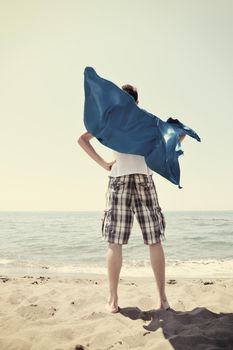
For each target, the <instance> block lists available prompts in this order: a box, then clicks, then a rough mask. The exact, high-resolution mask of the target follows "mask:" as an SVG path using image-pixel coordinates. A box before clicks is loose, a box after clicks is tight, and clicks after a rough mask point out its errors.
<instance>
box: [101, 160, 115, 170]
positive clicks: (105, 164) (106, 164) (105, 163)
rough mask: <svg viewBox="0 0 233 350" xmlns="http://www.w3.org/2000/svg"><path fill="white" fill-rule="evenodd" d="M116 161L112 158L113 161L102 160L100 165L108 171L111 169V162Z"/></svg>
mask: <svg viewBox="0 0 233 350" xmlns="http://www.w3.org/2000/svg"><path fill="white" fill-rule="evenodd" d="M114 163H116V161H115V160H114V161H113V162H105V161H104V162H103V164H102V167H103V168H104V169H106V170H108V171H110V170H111V169H112V166H113V164H114Z"/></svg>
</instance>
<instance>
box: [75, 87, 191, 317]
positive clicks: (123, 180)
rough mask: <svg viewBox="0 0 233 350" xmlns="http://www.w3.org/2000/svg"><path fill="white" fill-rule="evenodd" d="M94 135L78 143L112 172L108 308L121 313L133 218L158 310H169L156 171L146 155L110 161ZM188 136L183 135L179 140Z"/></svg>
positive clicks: (105, 232) (107, 216)
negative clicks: (101, 152)
mask: <svg viewBox="0 0 233 350" xmlns="http://www.w3.org/2000/svg"><path fill="white" fill-rule="evenodd" d="M122 89H123V90H124V91H125V92H127V93H128V94H130V95H131V96H132V98H133V99H134V101H135V103H136V104H138V103H139V100H138V90H137V88H136V87H134V86H132V85H130V84H125V85H123V86H122ZM93 137H94V136H93V135H92V134H91V133H90V132H88V131H87V132H85V133H84V134H82V135H81V136H80V137H79V139H78V144H79V145H80V146H81V147H82V148H83V149H84V151H85V152H86V153H87V154H88V155H89V156H90V157H91V158H92V159H93V160H94V161H95V162H97V163H98V164H99V165H100V166H101V167H103V168H104V169H106V170H107V171H109V172H110V175H109V182H108V189H107V192H106V209H105V211H104V217H103V219H102V220H103V222H102V236H103V239H104V240H106V241H107V242H108V247H107V253H106V262H107V271H108V282H109V297H108V299H107V303H106V307H107V309H108V310H109V311H110V312H112V313H116V312H119V310H120V309H119V306H118V283H119V277H120V270H121V267H122V245H123V244H128V240H129V237H130V233H131V229H132V224H133V217H134V214H135V215H136V219H137V221H138V223H139V225H140V228H141V231H142V235H143V240H144V244H146V245H148V246H149V254H150V262H151V267H152V270H153V274H154V277H155V281H156V285H157V290H158V296H159V298H158V301H157V306H156V308H157V309H166V310H167V309H169V308H170V305H169V302H168V300H167V296H166V293H165V256H164V251H163V247H162V242H161V241H162V240H165V227H166V223H165V217H164V215H163V212H162V210H161V207H160V205H159V202H158V195H157V191H156V186H155V183H154V181H153V178H152V176H153V171H152V170H151V169H150V168H149V167H148V166H147V164H146V162H145V159H144V157H143V156H140V155H135V154H125V153H120V152H116V151H113V155H114V158H115V159H114V160H113V161H110V162H107V161H106V160H104V159H103V158H102V157H101V156H100V155H99V154H98V153H97V152H96V151H95V149H94V148H93V147H92V145H91V143H90V140H91V139H92V138H93ZM184 137H185V135H182V136H180V141H182V140H183V138H184Z"/></svg>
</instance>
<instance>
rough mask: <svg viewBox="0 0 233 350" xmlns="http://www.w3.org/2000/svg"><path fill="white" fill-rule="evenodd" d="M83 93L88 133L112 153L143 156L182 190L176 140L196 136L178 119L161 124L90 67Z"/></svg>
mask: <svg viewBox="0 0 233 350" xmlns="http://www.w3.org/2000/svg"><path fill="white" fill-rule="evenodd" d="M84 90H85V103H84V124H85V127H86V129H87V131H89V132H90V133H91V134H92V135H93V136H95V137H96V138H97V139H98V140H99V141H100V142H101V143H102V144H103V145H105V146H107V147H109V148H111V149H113V150H115V151H118V152H122V153H128V154H138V155H142V156H144V157H145V161H146V163H147V165H148V166H149V168H150V169H152V170H153V171H155V172H156V173H158V174H160V175H161V176H163V177H165V178H166V179H167V180H169V181H171V182H172V183H173V184H176V185H178V186H179V188H182V187H181V186H180V166H179V161H178V157H179V156H180V155H181V154H183V151H182V149H181V144H180V140H179V136H180V135H184V134H186V135H189V136H191V137H193V138H194V139H196V140H197V141H201V139H200V137H199V136H198V135H197V133H196V132H195V131H194V130H192V129H190V128H189V127H187V126H185V125H184V124H182V123H181V122H180V121H179V120H178V119H173V118H169V119H168V120H167V121H163V120H161V119H160V118H158V117H156V116H155V115H153V114H151V113H149V112H147V111H146V110H145V109H142V108H139V107H138V106H137V104H136V103H135V101H134V99H133V97H132V96H130V95H129V94H128V93H127V92H125V91H123V90H122V89H120V88H119V87H118V86H117V85H115V84H114V83H113V82H111V81H109V80H106V79H104V78H102V77H100V76H99V75H98V74H97V73H96V71H95V70H94V69H93V68H92V67H86V68H85V70H84Z"/></svg>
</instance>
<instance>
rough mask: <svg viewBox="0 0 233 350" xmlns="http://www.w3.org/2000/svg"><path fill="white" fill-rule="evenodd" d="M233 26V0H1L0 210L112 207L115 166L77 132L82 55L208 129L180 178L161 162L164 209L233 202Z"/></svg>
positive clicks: (145, 104) (160, 107)
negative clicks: (167, 173)
mask: <svg viewBox="0 0 233 350" xmlns="http://www.w3.org/2000/svg"><path fill="white" fill-rule="evenodd" d="M232 37H233V1H231V0H205V1H203V0H196V1H191V0H145V1H141V0H140V1H139V0H118V1H110V0H92V1H90V0H20V1H18V0H5V1H3V0H0V96H1V97H0V98H1V103H0V118H1V128H0V162H1V172H0V210H1V211H11V210H12V211H27V210H30V211H34V210H41V211H43V210H58V211H60V210H61V211H63V210H65V211H66V210H68V211H70V210H71V211H76V210H104V209H105V193H106V190H107V183H108V176H109V173H108V171H106V170H104V169H103V168H101V167H100V166H99V165H98V164H97V163H95V162H94V161H93V160H92V159H91V158H89V157H88V155H86V154H85V152H84V151H83V150H82V148H81V147H80V146H79V145H78V143H77V139H78V137H79V136H80V135H81V134H82V133H83V132H85V128H84V125H83V107H84V89H83V80H84V76H83V72H84V69H85V67H86V66H91V67H93V68H94V69H95V70H96V72H97V74H99V75H100V76H102V77H103V78H105V79H108V80H111V81H112V82H114V83H115V84H116V85H118V86H119V87H120V86H121V85H123V84H126V83H129V84H132V85H134V86H136V87H137V89H138V93H139V107H141V108H145V109H146V110H147V111H149V112H151V113H153V114H154V115H156V116H158V117H159V118H161V119H163V120H166V119H167V118H169V117H173V118H177V119H179V120H180V121H181V122H183V123H184V124H186V125H188V126H190V127H191V128H193V129H194V130H195V131H196V132H197V133H198V134H199V136H200V137H201V142H197V141H196V140H194V139H192V138H190V137H188V136H187V137H186V138H185V140H184V142H183V143H182V149H183V151H184V155H183V156H181V157H180V158H179V162H180V167H181V186H183V188H182V189H179V188H178V186H176V185H174V184H172V183H171V182H169V181H168V180H166V179H164V178H163V177H161V176H160V175H158V174H156V173H154V175H153V179H154V182H155V185H156V188H157V193H158V197H159V203H160V206H161V208H162V209H163V210H164V211H169V210H232V209H233V205H232V204H233V200H232V198H233V186H232V180H233V165H232V150H233V137H232V132H233V121H232V119H233V103H232V101H233V64H232V62H233V44H232V42H233V40H232ZM92 145H93V146H94V147H95V148H96V151H97V152H98V153H99V154H100V155H101V156H102V157H103V158H104V159H106V160H107V161H112V160H113V154H112V150H111V149H109V148H107V147H105V146H103V145H101V144H100V143H99V142H98V141H97V140H96V139H94V140H92Z"/></svg>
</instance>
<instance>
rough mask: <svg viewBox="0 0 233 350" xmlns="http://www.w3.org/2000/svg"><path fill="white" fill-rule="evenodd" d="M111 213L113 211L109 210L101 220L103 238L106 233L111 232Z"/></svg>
mask: <svg viewBox="0 0 233 350" xmlns="http://www.w3.org/2000/svg"><path fill="white" fill-rule="evenodd" d="M111 213H112V209H108V210H105V211H104V216H103V218H102V219H101V220H102V228H101V232H102V236H105V235H106V232H108V230H109V226H110V219H111Z"/></svg>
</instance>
